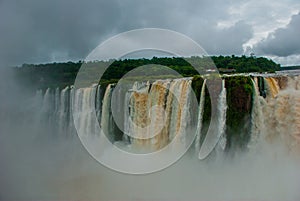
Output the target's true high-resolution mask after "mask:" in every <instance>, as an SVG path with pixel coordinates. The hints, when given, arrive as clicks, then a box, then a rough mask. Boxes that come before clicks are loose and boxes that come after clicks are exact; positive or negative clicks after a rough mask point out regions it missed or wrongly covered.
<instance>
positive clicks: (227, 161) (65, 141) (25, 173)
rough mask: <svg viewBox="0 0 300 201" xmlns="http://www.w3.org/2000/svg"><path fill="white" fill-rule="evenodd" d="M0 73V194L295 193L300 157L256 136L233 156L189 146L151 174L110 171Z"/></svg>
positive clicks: (289, 200) (227, 198) (230, 200)
mask: <svg viewBox="0 0 300 201" xmlns="http://www.w3.org/2000/svg"><path fill="white" fill-rule="evenodd" d="M0 69H1V68H0ZM0 76H1V77H0V78H1V79H0V100H1V102H0V111H1V114H0V161H1V163H0V200H103V201H110V200H114V201H116V200H120V201H121V200H122V201H124V200H125V201H127V200H128V201H129V200H205V201H210V200H211V201H219V200H220V201H235V200H236V201H240V200H255V201H260V200H267V201H269V200H270V201H277V200H278V201H282V200H285V201H296V200H299V198H300V192H299V191H298V188H299V184H300V172H299V167H300V164H299V157H298V156H295V155H292V154H291V153H290V152H289V151H288V150H286V149H285V148H284V147H283V146H281V145H280V143H278V144H277V143H273V144H270V143H267V142H261V143H260V144H259V145H258V146H257V148H256V149H255V150H252V151H249V152H243V151H236V152H235V154H233V155H225V154H224V155H223V154H221V155H220V154H219V153H218V152H214V153H212V155H211V156H210V157H209V158H207V159H205V160H198V159H197V157H196V154H195V153H194V152H193V148H191V150H189V151H188V152H187V153H186V154H185V155H184V157H182V158H181V159H180V160H179V161H178V162H176V163H175V164H173V165H172V166H170V167H168V168H166V169H164V170H162V171H159V172H156V173H152V174H146V175H135V176H134V175H129V174H122V173H118V172H115V171H112V170H110V169H108V168H106V167H104V166H103V165H101V164H100V163H98V162H97V161H96V160H95V159H93V158H92V157H91V156H90V155H89V154H88V152H87V151H86V150H85V148H84V147H83V146H82V144H81V142H80V140H79V138H78V137H77V135H76V133H73V134H72V136H71V137H63V136H59V135H58V134H57V133H54V130H53V129H52V128H51V127H47V126H45V125H44V124H42V123H40V121H38V120H39V119H41V118H42V116H39V115H42V114H41V108H40V105H39V104H38V103H37V102H36V98H35V94H34V93H33V92H32V90H30V88H28V87H26V86H20V85H19V84H18V82H17V81H16V80H15V78H14V73H13V72H12V71H11V70H6V69H1V75H0ZM120 163H122V161H120ZM137 163H138V162H137Z"/></svg>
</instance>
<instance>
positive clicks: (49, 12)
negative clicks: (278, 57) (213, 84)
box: [0, 0, 253, 65]
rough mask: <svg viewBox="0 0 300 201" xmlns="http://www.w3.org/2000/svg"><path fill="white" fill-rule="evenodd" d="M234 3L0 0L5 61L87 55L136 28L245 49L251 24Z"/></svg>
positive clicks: (225, 49) (214, 48) (209, 46)
mask: <svg viewBox="0 0 300 201" xmlns="http://www.w3.org/2000/svg"><path fill="white" fill-rule="evenodd" d="M229 7H230V4H228V3H224V1H221V0H213V1H208V0H204V1H196V0H190V1H185V2H184V3H183V2H182V1H170V0H162V1H158V0H157V1H138V0H133V1H120V0H110V1H108V0H105V1H99V0H88V1H79V0H76V1H71V0H65V1H61V0H53V1H39V0H28V1H17V0H11V1H8V0H5V1H4V0H3V1H0V61H1V62H2V63H5V64H9V65H16V64H22V63H24V62H27V63H32V62H34V63H39V62H49V61H62V60H79V59H84V58H85V56H87V54H88V53H89V52H90V51H91V50H92V49H94V48H95V47H96V46H97V45H98V44H99V43H100V42H103V41H104V40H105V39H107V38H109V37H111V36H113V35H115V34H117V33H120V32H123V31H128V30H131V29H136V28H144V27H158V28H167V29H172V30H175V31H179V32H181V33H184V34H187V35H188V36H190V37H192V38H193V39H194V40H196V41H197V42H199V43H200V44H201V45H203V47H204V48H205V49H206V50H207V52H209V53H210V54H233V53H235V54H242V52H243V49H242V45H243V44H244V43H245V42H246V41H247V40H249V39H250V38H251V37H252V32H253V31H252V29H251V26H249V25H247V24H246V23H245V22H238V23H236V24H234V25H233V26H231V27H227V28H220V27H218V26H217V24H218V22H219V20H220V19H222V20H228V19H229V17H230V15H229V14H228V9H229Z"/></svg>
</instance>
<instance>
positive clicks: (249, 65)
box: [15, 55, 280, 88]
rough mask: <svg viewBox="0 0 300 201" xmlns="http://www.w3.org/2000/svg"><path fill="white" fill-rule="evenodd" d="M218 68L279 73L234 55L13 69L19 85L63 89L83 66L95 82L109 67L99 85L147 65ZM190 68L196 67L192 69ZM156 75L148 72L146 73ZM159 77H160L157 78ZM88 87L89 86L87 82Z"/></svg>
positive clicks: (262, 61) (187, 71)
mask: <svg viewBox="0 0 300 201" xmlns="http://www.w3.org/2000/svg"><path fill="white" fill-rule="evenodd" d="M212 61H213V62H214V63H215V65H216V66H217V67H218V68H222V69H235V70H236V72H269V71H275V70H279V69H280V66H279V65H278V64H276V63H274V62H273V61H271V60H268V59H266V58H255V57H246V56H242V57H237V56H234V55H233V56H213V57H190V58H175V57H172V58H157V57H153V58H152V59H145V58H142V59H124V60H116V61H94V62H88V63H83V62H81V61H79V62H76V63H74V62H66V63H50V64H37V65H36V64H23V65H22V67H17V68H15V72H16V75H17V77H18V80H19V81H20V82H21V83H22V84H26V85H31V86H33V87H35V88H47V87H60V88H62V87H65V86H68V85H72V84H74V81H75V78H76V76H77V73H78V71H79V69H80V67H81V66H82V64H84V67H85V69H84V71H83V73H82V75H83V77H84V78H85V80H89V82H94V83H97V82H98V81H99V80H98V79H99V77H98V75H97V72H98V70H99V68H102V67H104V66H107V65H109V68H108V69H107V70H106V71H105V72H104V74H103V76H102V79H101V80H100V83H101V84H102V83H103V84H105V83H111V82H112V81H114V82H115V81H117V80H119V79H120V78H122V77H123V76H124V75H125V74H126V73H128V72H130V71H131V70H133V69H135V68H137V67H140V66H144V65H148V64H159V65H163V66H167V67H169V68H171V69H173V70H174V71H176V72H177V73H179V74H181V75H182V76H185V77H193V76H195V75H198V74H199V73H198V71H200V72H201V73H205V69H208V68H212V67H214V63H213V62H212ZM191 65H193V66H195V67H196V69H197V70H198V71H197V70H195V69H194V68H193V67H192V66H191ZM149 72H151V73H155V71H153V70H152V69H151V71H149ZM159 72H160V71H158V73H159ZM160 76H161V75H160ZM86 84H89V83H86Z"/></svg>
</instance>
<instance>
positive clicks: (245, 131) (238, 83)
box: [225, 76, 254, 148]
mask: <svg viewBox="0 0 300 201" xmlns="http://www.w3.org/2000/svg"><path fill="white" fill-rule="evenodd" d="M225 84H226V90H227V105H228V109H227V114H226V122H227V123H226V124H227V128H226V136H227V142H228V144H229V147H235V148H236V147H239V148H244V147H245V145H246V144H247V143H248V141H249V139H250V123H249V122H251V120H250V116H251V108H252V93H253V90H254V89H253V86H252V82H251V78H250V77H246V76H234V77H228V78H226V79H225ZM233 142H234V144H233Z"/></svg>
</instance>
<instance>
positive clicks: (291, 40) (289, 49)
mask: <svg viewBox="0 0 300 201" xmlns="http://www.w3.org/2000/svg"><path fill="white" fill-rule="evenodd" d="M299 36H300V13H299V14H297V15H294V16H293V17H292V19H291V21H290V23H289V24H288V25H287V26H286V27H285V28H280V29H277V30H276V31H275V32H273V33H271V34H270V35H269V36H268V37H267V38H266V39H265V40H263V41H261V42H260V43H258V44H257V46H255V48H254V49H255V51H256V52H258V53H259V54H268V55H274V56H279V57H286V56H291V55H297V54H300V40H299Z"/></svg>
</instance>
